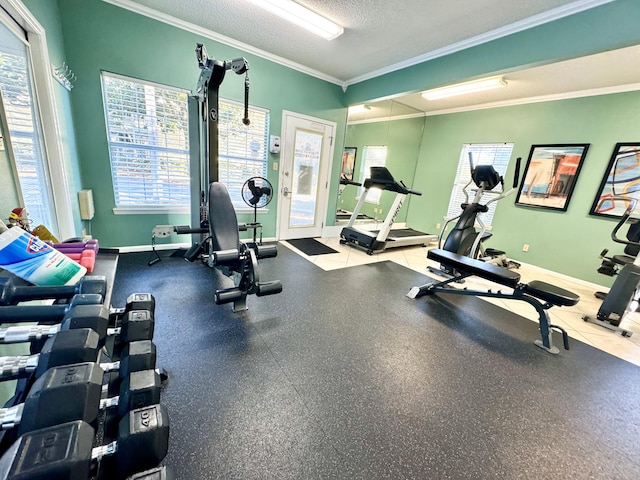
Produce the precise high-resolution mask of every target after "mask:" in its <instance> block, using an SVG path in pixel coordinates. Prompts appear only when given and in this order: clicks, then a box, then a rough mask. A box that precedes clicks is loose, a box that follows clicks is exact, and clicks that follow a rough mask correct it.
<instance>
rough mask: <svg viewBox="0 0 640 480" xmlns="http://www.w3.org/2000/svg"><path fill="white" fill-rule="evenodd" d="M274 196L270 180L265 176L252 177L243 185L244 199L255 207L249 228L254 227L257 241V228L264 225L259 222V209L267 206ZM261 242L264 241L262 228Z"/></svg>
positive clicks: (254, 237) (254, 235)
mask: <svg viewBox="0 0 640 480" xmlns="http://www.w3.org/2000/svg"><path fill="white" fill-rule="evenodd" d="M272 198H273V187H272V186H271V183H269V180H267V179H266V178H264V177H251V178H250V179H249V180H247V181H246V182H244V185H242V199H243V200H244V202H245V203H246V204H247V205H249V206H250V207H253V223H248V224H247V227H248V228H253V242H254V243H255V241H256V230H257V229H258V228H261V227H262V225H261V224H259V223H258V209H259V208H263V207H266V206H267V205H268V204H269V202H271V199H272ZM260 243H262V230H261V233H260Z"/></svg>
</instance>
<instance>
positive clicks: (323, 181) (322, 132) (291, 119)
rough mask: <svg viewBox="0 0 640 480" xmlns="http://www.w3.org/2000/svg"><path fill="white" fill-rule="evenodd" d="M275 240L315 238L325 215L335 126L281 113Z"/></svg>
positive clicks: (288, 113)
mask: <svg viewBox="0 0 640 480" xmlns="http://www.w3.org/2000/svg"><path fill="white" fill-rule="evenodd" d="M282 127H283V128H282V131H283V133H284V135H283V138H282V139H281V142H282V153H281V164H280V194H279V196H278V239H279V240H287V239H292V238H309V237H319V236H320V235H321V234H322V227H323V226H324V221H325V218H326V214H327V194H328V191H329V175H330V173H331V159H332V158H333V148H334V147H333V139H334V136H335V130H336V124H335V123H333V122H328V121H326V120H321V119H317V118H313V117H308V116H305V115H300V114H297V113H292V112H286V111H285V112H283V117H282Z"/></svg>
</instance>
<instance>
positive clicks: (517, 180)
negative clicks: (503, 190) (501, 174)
mask: <svg viewBox="0 0 640 480" xmlns="http://www.w3.org/2000/svg"><path fill="white" fill-rule="evenodd" d="M521 163H522V157H518V158H516V171H515V173H514V174H513V188H518V183H520V164H521Z"/></svg>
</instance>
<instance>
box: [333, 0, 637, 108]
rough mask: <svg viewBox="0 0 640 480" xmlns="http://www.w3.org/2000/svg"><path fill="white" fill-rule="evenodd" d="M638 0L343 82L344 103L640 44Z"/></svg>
mask: <svg viewBox="0 0 640 480" xmlns="http://www.w3.org/2000/svg"><path fill="white" fill-rule="evenodd" d="M638 18H640V2H639V1H638V0H615V1H614V2H611V3H607V4H604V5H601V6H599V7H596V8H593V9H590V10H586V11H584V12H580V13H577V14H575V15H572V16H570V17H565V18H561V19H559V20H555V21H553V22H549V23H546V24H544V25H540V26H538V27H535V28H531V29H529V30H525V31H523V32H519V33H515V34H512V35H509V36H506V37H503V38H500V39H497V40H493V41H491V42H487V43H484V44H482V45H478V46H476V47H472V48H468V49H466V50H463V51H460V52H456V53H453V54H450V55H446V56H443V57H440V58H436V59H434V60H431V61H427V62H424V63H421V64H419V65H415V66H412V67H407V68H404V69H401V70H397V71H395V72H391V73H388V74H386V75H381V76H379V77H376V78H373V79H370V80H366V81H363V82H360V83H357V84H354V85H351V86H349V88H348V89H347V92H346V94H345V104H347V105H355V104H358V103H362V102H365V101H372V100H374V99H379V98H384V97H389V96H393V95H397V94H401V93H406V92H417V91H420V90H425V89H427V88H431V87H436V86H441V85H446V84H449V83H455V82H460V81H464V80H469V79H473V78H480V77H483V76H487V75H490V74H498V73H507V72H509V71H513V70H520V69H522V68H525V67H530V66H534V65H541V64H546V63H552V62H555V61H560V60H567V59H569V58H577V57H582V56H585V55H590V54H594V53H600V52H605V51H608V50H614V49H617V48H622V47H628V46H631V45H637V44H640V29H639V28H638V25H637V23H638V22H637V19H638Z"/></svg>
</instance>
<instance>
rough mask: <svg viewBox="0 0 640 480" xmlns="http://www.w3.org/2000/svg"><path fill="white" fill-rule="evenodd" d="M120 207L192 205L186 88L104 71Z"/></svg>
mask: <svg viewBox="0 0 640 480" xmlns="http://www.w3.org/2000/svg"><path fill="white" fill-rule="evenodd" d="M102 88H103V98H104V107H105V114H106V121H107V133H108V137H109V154H110V157H111V174H112V178H113V192H114V195H115V203H116V207H151V208H153V207H164V208H170V207H189V205H190V193H189V182H190V179H189V126H188V123H189V121H188V113H187V94H188V92H187V91H186V90H179V89H176V88H171V87H167V86H162V85H157V84H153V83H149V82H144V81H141V80H136V79H132V78H127V77H123V76H119V75H114V74H111V73H105V72H103V73H102Z"/></svg>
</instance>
